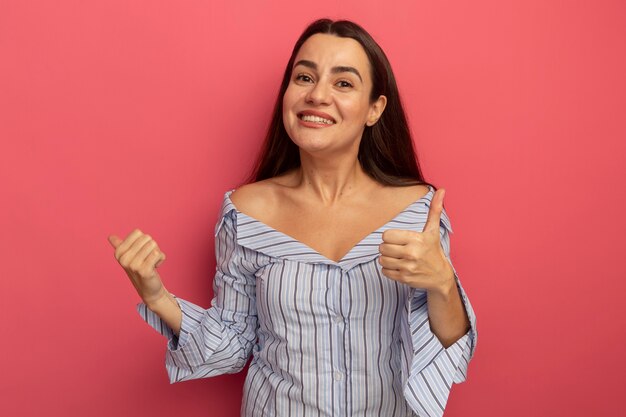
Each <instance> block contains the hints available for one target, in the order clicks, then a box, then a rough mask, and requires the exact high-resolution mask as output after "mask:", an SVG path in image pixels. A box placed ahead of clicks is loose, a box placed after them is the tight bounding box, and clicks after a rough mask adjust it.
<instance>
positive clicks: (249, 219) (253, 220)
mask: <svg viewBox="0 0 626 417" xmlns="http://www.w3.org/2000/svg"><path fill="white" fill-rule="evenodd" d="M428 189H429V190H428V192H427V193H426V194H424V195H423V196H422V197H420V198H418V199H417V200H415V201H413V202H411V203H410V204H408V205H407V206H406V207H404V208H403V209H402V210H401V211H399V212H398V213H396V214H395V215H394V216H393V217H392V218H391V219H389V220H388V221H386V222H385V223H384V224H383V225H381V226H380V227H378V228H377V229H375V230H373V231H371V232H370V233H368V234H367V235H366V236H364V237H363V238H362V239H361V240H360V241H358V242H357V243H356V244H355V245H353V246H352V247H351V248H350V249H349V250H348V251H347V252H346V253H345V254H344V255H343V256H342V257H341V259H339V260H337V261H335V260H333V259H330V258H329V257H327V256H326V255H323V254H322V253H320V252H319V251H318V250H317V249H315V248H313V247H311V246H309V245H307V244H306V243H304V242H302V241H301V240H299V239H296V238H295V237H293V236H291V235H289V234H287V233H285V232H282V231H280V230H278V229H276V228H274V227H272V226H270V225H268V224H267V223H264V222H262V221H261V220H259V219H257V218H255V217H252V216H250V215H248V214H246V213H244V212H242V211H239V209H238V208H237V207H236V206H235V204H234V203H233V202H232V200H231V199H230V195H231V194H232V193H233V192H234V191H235V190H230V191H228V192H226V198H227V199H228V203H229V204H230V206H231V207H232V208H233V209H234V210H235V212H236V214H237V224H238V225H239V224H240V221H239V219H240V217H241V218H242V219H245V220H246V222H245V224H246V225H250V224H253V223H254V224H257V225H258V226H259V227H260V228H261V229H264V232H265V233H267V232H271V233H274V234H275V235H278V236H280V237H282V238H283V239H281V241H288V242H291V243H294V244H296V245H298V246H300V247H302V248H303V249H305V250H306V251H307V253H309V254H311V255H314V257H315V258H318V260H319V261H322V262H323V263H329V264H332V265H341V264H342V263H344V262H346V261H350V260H352V259H354V257H353V256H350V255H352V254H353V252H355V251H356V250H357V249H359V248H361V247H362V246H364V245H366V244H367V245H368V246H372V245H374V244H373V243H370V242H368V241H370V240H372V239H373V237H374V235H381V236H382V233H383V232H384V231H385V230H386V229H388V228H389V225H390V224H391V223H393V222H396V221H398V219H399V218H400V217H401V216H402V215H403V214H405V213H407V212H409V211H410V210H411V208H413V207H414V206H416V205H417V204H418V203H420V202H421V201H424V200H426V201H431V199H432V193H433V191H434V188H433V187H431V186H428ZM378 245H379V243H376V244H375V246H378ZM377 252H378V249H376V253H377ZM360 257H361V256H358V258H360Z"/></svg>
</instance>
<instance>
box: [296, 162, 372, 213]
mask: <svg viewBox="0 0 626 417" xmlns="http://www.w3.org/2000/svg"><path fill="white" fill-rule="evenodd" d="M300 164H301V165H300V168H299V172H298V174H299V178H298V187H299V188H301V189H302V190H303V191H305V192H307V193H311V194H313V195H315V197H316V198H318V199H319V200H320V201H322V203H323V204H324V205H332V204H333V203H336V202H338V201H339V200H341V199H342V198H345V197H350V196H351V195H353V193H354V192H355V191H357V190H362V189H363V186H364V185H371V183H372V182H373V180H372V179H371V178H370V177H369V176H368V175H367V174H366V173H365V171H363V168H362V167H361V164H360V163H359V161H358V159H357V158H355V156H354V155H349V156H348V155H346V156H345V157H341V158H316V157H315V156H312V155H310V154H307V153H305V152H302V151H300Z"/></svg>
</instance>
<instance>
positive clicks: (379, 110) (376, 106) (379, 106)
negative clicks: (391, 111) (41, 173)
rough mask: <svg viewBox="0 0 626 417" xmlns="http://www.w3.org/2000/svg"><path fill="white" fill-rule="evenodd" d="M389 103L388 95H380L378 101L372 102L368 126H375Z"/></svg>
mask: <svg viewBox="0 0 626 417" xmlns="http://www.w3.org/2000/svg"><path fill="white" fill-rule="evenodd" d="M386 105H387V97H385V96H382V95H381V96H380V97H378V99H376V101H374V102H373V103H372V104H370V111H369V115H368V116H367V123H365V124H366V125H367V126H374V125H375V124H376V122H377V121H378V119H380V116H382V114H383V111H384V110H385V106H386Z"/></svg>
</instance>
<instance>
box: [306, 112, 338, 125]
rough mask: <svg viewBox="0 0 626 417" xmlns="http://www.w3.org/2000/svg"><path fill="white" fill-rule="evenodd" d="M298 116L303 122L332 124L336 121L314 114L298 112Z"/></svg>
mask: <svg viewBox="0 0 626 417" xmlns="http://www.w3.org/2000/svg"><path fill="white" fill-rule="evenodd" d="M298 118H299V119H300V120H302V121H303V122H311V123H322V124H325V125H332V124H334V123H335V121H334V120H331V119H326V118H324V117H320V116H316V115H313V114H298Z"/></svg>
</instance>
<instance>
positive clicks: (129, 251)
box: [108, 229, 169, 308]
mask: <svg viewBox="0 0 626 417" xmlns="http://www.w3.org/2000/svg"><path fill="white" fill-rule="evenodd" d="M108 239H109V242H110V243H111V245H112V246H113V247H114V248H115V259H117V261H118V262H119V264H120V265H121V266H122V268H124V271H125V272H126V275H128V278H130V281H131V282H132V284H133V286H134V287H135V289H136V290H137V293H138V294H139V296H140V297H141V299H142V300H143V302H144V303H145V304H146V306H148V308H150V306H152V305H155V304H157V303H158V302H159V301H162V300H163V299H166V298H167V297H168V295H169V293H168V291H167V290H166V289H165V287H164V286H163V282H162V281H161V277H160V276H159V273H158V272H157V271H156V268H157V267H158V266H160V265H161V264H162V263H163V261H165V254H164V253H163V252H161V250H160V249H159V247H158V245H157V243H156V242H155V241H154V240H153V239H152V237H151V236H150V235H147V234H144V233H143V232H142V231H141V230H139V229H135V230H133V231H132V232H131V233H130V234H129V235H128V236H127V237H126V239H124V240H122V239H120V238H119V237H117V236H115V235H111V236H109V238H108Z"/></svg>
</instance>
